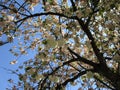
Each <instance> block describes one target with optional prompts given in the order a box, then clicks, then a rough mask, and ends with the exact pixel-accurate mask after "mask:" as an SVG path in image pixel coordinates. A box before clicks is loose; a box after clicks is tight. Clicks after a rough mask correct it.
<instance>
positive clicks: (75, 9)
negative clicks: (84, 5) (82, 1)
mask: <svg viewBox="0 0 120 90" xmlns="http://www.w3.org/2000/svg"><path fill="white" fill-rule="evenodd" d="M70 2H71V4H72V7H73V12H75V11H77V8H76V6H75V3H74V2H73V0H70Z"/></svg>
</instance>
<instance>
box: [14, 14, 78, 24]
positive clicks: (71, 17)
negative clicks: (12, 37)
mask: <svg viewBox="0 0 120 90" xmlns="http://www.w3.org/2000/svg"><path fill="white" fill-rule="evenodd" d="M43 15H56V16H60V17H65V18H69V19H76V16H67V15H64V14H63V13H55V12H46V13H36V14H32V15H29V16H26V17H24V18H22V19H20V20H18V21H16V22H15V23H18V22H21V21H24V20H26V19H28V18H32V17H37V16H43Z"/></svg>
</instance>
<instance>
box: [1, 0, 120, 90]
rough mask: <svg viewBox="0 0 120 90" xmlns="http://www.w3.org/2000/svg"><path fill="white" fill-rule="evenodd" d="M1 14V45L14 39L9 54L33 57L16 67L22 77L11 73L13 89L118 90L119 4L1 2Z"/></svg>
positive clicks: (99, 0) (103, 0) (114, 0)
mask: <svg viewBox="0 0 120 90" xmlns="http://www.w3.org/2000/svg"><path fill="white" fill-rule="evenodd" d="M0 10H1V12H0V21H1V22H0V36H1V37H2V36H3V35H5V36H6V37H7V40H6V41H2V40H1V41H0V45H4V44H6V43H12V42H13V41H14V37H15V38H19V39H20V40H21V42H22V43H20V42H18V46H17V47H18V48H17V52H16V49H14V48H12V49H10V51H11V52H12V53H13V54H14V55H15V56H19V55H23V54H27V53H28V52H27V50H29V49H33V50H36V52H37V54H36V55H35V57H34V59H30V60H28V61H26V62H24V63H23V65H22V66H20V67H19V69H24V71H25V72H24V73H18V72H17V71H16V72H14V73H16V74H17V75H18V77H19V80H20V81H19V82H18V84H17V85H14V86H13V89H16V88H22V87H23V88H24V90H28V89H29V90H34V89H37V90H64V89H65V86H66V85H68V84H71V85H77V84H81V86H80V88H79V90H81V89H83V88H85V87H87V89H89V90H92V89H95V88H107V89H111V90H119V88H120V69H119V64H120V52H119V49H120V48H119V47H120V44H119V42H120V40H119V38H120V35H119V34H120V25H119V24H120V21H119V19H120V14H119V11H120V1H119V0H25V1H21V2H19V0H1V1H0ZM18 51H19V52H18ZM15 62H16V61H15V60H14V61H13V62H11V64H15ZM9 81H10V82H11V79H10V80H9ZM88 83H89V84H88Z"/></svg>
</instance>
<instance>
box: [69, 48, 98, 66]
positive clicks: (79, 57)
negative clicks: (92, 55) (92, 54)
mask: <svg viewBox="0 0 120 90" xmlns="http://www.w3.org/2000/svg"><path fill="white" fill-rule="evenodd" d="M68 50H69V52H70V53H72V54H73V55H75V56H76V57H77V58H78V59H79V61H82V62H84V63H86V64H88V65H91V66H93V67H96V66H97V63H94V62H92V61H90V60H87V59H86V58H83V57H81V56H80V55H79V54H77V53H75V52H74V51H72V50H71V49H70V48H69V47H68Z"/></svg>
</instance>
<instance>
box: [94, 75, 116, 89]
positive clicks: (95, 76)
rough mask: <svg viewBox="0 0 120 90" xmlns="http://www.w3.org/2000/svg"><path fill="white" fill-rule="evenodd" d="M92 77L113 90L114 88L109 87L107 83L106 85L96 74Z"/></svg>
mask: <svg viewBox="0 0 120 90" xmlns="http://www.w3.org/2000/svg"><path fill="white" fill-rule="evenodd" d="M94 78H95V79H96V80H97V81H99V82H100V83H102V84H103V85H105V86H106V87H108V88H110V89H112V90H115V89H114V88H112V87H110V86H109V85H107V84H106V83H105V82H103V81H102V80H100V79H99V78H98V77H97V76H94Z"/></svg>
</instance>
